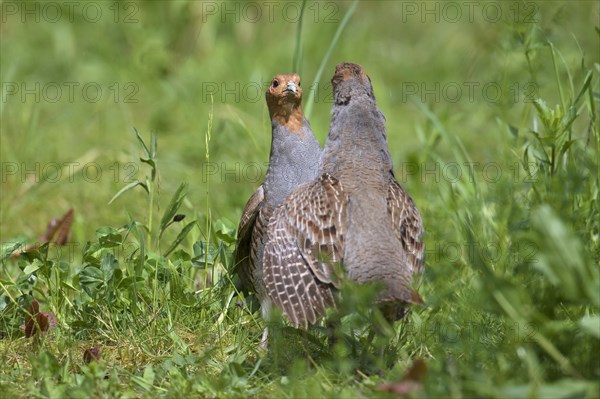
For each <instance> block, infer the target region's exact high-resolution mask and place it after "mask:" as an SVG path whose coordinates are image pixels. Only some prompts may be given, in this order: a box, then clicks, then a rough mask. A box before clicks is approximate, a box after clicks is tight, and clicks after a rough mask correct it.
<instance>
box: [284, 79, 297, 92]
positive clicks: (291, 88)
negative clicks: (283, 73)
mask: <svg viewBox="0 0 600 399" xmlns="http://www.w3.org/2000/svg"><path fill="white" fill-rule="evenodd" d="M285 90H286V91H291V92H292V93H297V92H298V87H297V86H296V83H294V82H292V81H291V80H290V81H289V82H288V83H287V88H286V89H285Z"/></svg>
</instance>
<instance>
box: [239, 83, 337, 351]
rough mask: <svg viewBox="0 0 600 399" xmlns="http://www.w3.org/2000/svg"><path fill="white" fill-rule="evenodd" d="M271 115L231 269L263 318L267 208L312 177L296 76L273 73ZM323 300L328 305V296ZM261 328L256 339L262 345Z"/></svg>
mask: <svg viewBox="0 0 600 399" xmlns="http://www.w3.org/2000/svg"><path fill="white" fill-rule="evenodd" d="M266 100H267V107H268V109H269V115H270V118H271V131H272V137H271V153H270V157H269V167H268V169H267V173H266V175H265V180H264V182H263V184H262V185H261V186H260V187H259V188H258V189H257V190H256V192H255V193H254V194H253V195H252V197H250V199H249V200H248V203H247V204H246V207H245V208H244V211H243V213H242V217H241V220H240V224H239V227H238V243H237V248H236V254H235V264H236V271H237V274H238V275H239V277H240V280H241V283H242V287H241V288H242V289H243V290H244V291H248V290H250V291H252V292H254V293H255V294H256V296H257V298H258V299H259V301H260V304H261V310H262V315H263V318H264V319H265V320H268V316H269V312H270V309H271V300H270V298H269V295H267V291H266V287H265V283H264V279H263V251H264V246H265V243H266V229H267V225H268V222H269V219H270V217H271V214H272V212H273V210H274V209H275V208H276V207H278V206H279V205H280V204H281V203H282V202H283V200H284V199H285V198H286V197H287V196H288V195H289V194H290V193H291V192H292V191H293V190H294V189H295V188H296V187H297V186H298V185H300V184H301V183H304V182H307V181H311V180H313V179H314V178H315V177H316V176H317V172H318V169H319V160H320V157H321V147H320V146H319V142H318V141H317V139H316V138H315V136H314V134H313V132H312V130H311V128H310V124H309V122H308V120H307V119H306V118H305V117H304V113H303V112H302V88H301V87H300V76H298V75H297V74H286V75H276V76H275V77H274V78H273V80H272V81H271V84H270V86H269V88H268V89H267V92H266ZM328 301H329V302H328V303H333V299H332V298H329V299H328ZM267 331H268V330H267V329H266V328H265V332H264V334H263V338H262V344H263V346H264V345H265V344H266V338H267Z"/></svg>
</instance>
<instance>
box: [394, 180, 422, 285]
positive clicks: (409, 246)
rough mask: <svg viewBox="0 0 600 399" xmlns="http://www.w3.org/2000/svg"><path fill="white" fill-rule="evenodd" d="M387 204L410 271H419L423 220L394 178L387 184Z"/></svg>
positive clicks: (408, 196) (420, 268)
mask: <svg viewBox="0 0 600 399" xmlns="http://www.w3.org/2000/svg"><path fill="white" fill-rule="evenodd" d="M387 206H388V214H389V215H390V219H391V221H392V227H393V229H394V232H395V233H396V236H397V237H398V239H399V240H400V242H401V243H402V247H403V249H404V251H406V255H407V258H408V260H409V266H410V267H411V268H412V272H413V273H421V272H422V271H423V265H424V255H425V243H424V242H423V222H422V221H421V215H420V214H419V210H418V209H417V207H416V206H415V203H414V202H413V200H412V198H411V197H410V195H408V193H407V192H406V191H404V189H403V188H402V186H400V184H399V183H398V182H397V181H396V180H395V179H394V178H392V179H391V181H390V184H389V186H388V193H387Z"/></svg>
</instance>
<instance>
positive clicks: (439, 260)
mask: <svg viewBox="0 0 600 399" xmlns="http://www.w3.org/2000/svg"><path fill="white" fill-rule="evenodd" d="M35 4H38V3H29V5H28V7H30V9H32V10H34V13H35V12H37V13H38V14H39V16H40V20H39V22H36V20H35V14H27V15H22V14H20V12H22V11H23V7H25V6H24V3H18V2H4V3H2V18H3V21H2V25H1V26H0V32H1V33H2V35H1V36H0V44H1V46H2V47H1V53H2V54H1V57H0V76H1V81H2V102H1V103H0V107H1V108H0V116H1V125H0V130H1V132H0V133H1V134H0V139H1V146H0V158H1V165H2V169H1V172H2V180H1V182H0V184H1V185H0V188H1V192H0V194H1V198H0V212H1V215H0V242H1V244H2V251H1V254H0V255H2V261H1V262H2V263H1V265H0V359H1V362H0V364H2V365H3V367H2V368H1V371H0V397H2V398H5V397H6V398H8V397H24V396H32V397H149V396H153V397H154V396H162V397H188V396H190V397H373V396H376V397H391V395H392V394H390V393H387V392H383V391H382V390H381V389H380V388H379V386H380V384H382V383H397V382H399V381H400V380H401V379H402V378H403V376H404V375H405V373H406V372H407V370H408V369H409V367H410V365H411V364H412V362H413V361H414V359H417V358H420V359H423V360H424V362H425V364H426V365H427V373H426V377H425V378H424V380H422V382H421V383H422V387H421V390H420V391H417V392H415V393H413V395H414V396H426V397H448V396H451V397H503V398H504V397H515V398H517V397H565V398H566V397H590V398H593V397H598V396H600V386H599V384H598V381H599V380H600V360H598V359H599V358H598V356H597V353H599V352H600V316H599V309H600V295H599V292H600V273H599V267H598V265H599V263H600V243H599V234H600V228H599V222H598V221H599V220H600V215H599V211H598V207H599V204H598V196H599V187H600V182H599V175H600V173H599V172H600V167H599V165H600V162H599V161H600V132H599V117H598V113H599V111H598V108H599V98H600V94H599V92H600V84H599V73H600V55H599V53H598V45H599V41H600V40H599V31H598V29H599V28H600V27H599V22H598V12H599V8H598V4H597V3H596V2H585V1H581V2H575V3H573V2H566V1H565V2H514V3H511V2H490V3H477V4H475V5H474V6H473V7H474V8H473V10H472V11H473V14H472V18H470V17H469V9H468V7H467V6H464V7H462V8H461V11H462V16H461V17H460V18H458V19H457V20H456V22H449V20H453V18H454V17H455V14H454V12H453V11H452V10H451V9H449V8H444V7H448V6H444V4H446V3H429V6H430V7H431V8H433V7H434V6H435V4H437V7H439V9H438V10H439V12H438V13H437V16H438V17H439V21H436V20H435V17H436V14H424V15H422V14H420V12H422V11H423V7H424V6H423V5H422V4H421V3H413V2H392V1H383V2H360V3H359V4H358V6H357V8H356V10H355V11H354V12H353V13H351V14H350V13H349V11H352V7H353V2H343V3H339V4H338V3H329V2H320V3H314V2H306V4H304V6H303V4H302V3H301V2H298V3H294V4H295V5H296V6H297V11H299V10H300V8H301V7H302V6H303V7H304V8H303V11H302V12H303V18H304V19H303V22H302V27H301V29H299V27H298V24H297V23H296V22H290V19H293V17H294V15H295V11H296V8H293V9H292V8H288V9H287V12H288V13H289V14H285V15H283V14H282V12H283V3H282V4H279V3H277V4H278V6H276V7H275V8H273V9H272V16H273V18H272V21H270V20H269V14H268V9H267V5H265V4H263V3H259V4H260V6H261V7H262V8H261V10H262V16H261V18H259V21H256V22H252V20H253V19H254V18H255V17H256V14H253V13H252V9H249V8H246V9H245V8H244V7H245V6H244V5H243V3H239V4H237V3H227V5H225V3H218V2H215V3H212V2H184V1H176V2H166V1H164V2H163V1H153V2H144V3H137V2H128V3H123V4H121V5H119V6H118V7H116V6H115V4H116V3H110V2H106V3H104V2H100V3H95V2H92V3H91V4H95V5H96V4H97V5H98V6H99V7H100V9H101V10H102V16H101V17H100V18H99V20H98V21H97V22H95V23H92V22H90V20H89V17H90V16H92V17H93V16H94V14H93V13H92V11H93V10H91V9H89V10H88V12H89V13H90V14H85V15H84V14H82V9H83V5H80V6H79V8H76V9H75V13H74V15H73V18H72V21H71V20H70V19H71V18H69V14H68V13H67V12H68V6H67V5H65V4H63V5H62V12H63V15H62V18H59V19H58V20H57V21H55V22H53V18H54V16H55V14H54V11H53V10H52V9H45V11H44V9H43V6H42V5H41V4H43V3H39V4H38V5H37V7H38V8H35V7H36V6H35ZM54 4H61V3H54ZM236 4H237V5H236ZM455 4H459V5H460V4H461V3H460V2H459V3H455ZM212 6H214V7H215V8H214V9H213V8H207V7H212ZM413 6H414V7H417V9H416V11H415V10H414V9H413V8H412V7H413ZM486 6H487V8H486V10H487V11H488V12H489V14H487V16H484V15H482V12H483V9H484V8H485V7H486ZM494 6H498V7H500V9H501V12H502V17H501V18H500V20H498V21H496V22H494V21H492V18H491V17H492V16H493V14H492V8H490V7H494ZM225 7H230V8H229V9H228V10H233V11H232V12H231V13H230V14H226V15H224V16H223V15H221V14H220V11H222V10H225ZM235 7H237V8H235ZM15 10H16V11H15ZM35 10H37V11H35ZM117 10H118V14H116V13H117ZM244 10H245V12H246V14H244ZM444 10H445V11H444ZM213 11H216V13H215V14H213ZM451 11H452V13H451ZM203 12H204V14H203ZM413 12H416V13H417V14H413ZM130 13H131V14H130ZM347 13H348V14H347ZM346 15H348V19H347V25H346V26H345V27H344V28H343V30H340V27H341V24H342V21H344V20H345V17H346ZM236 16H239V21H236V19H235V18H236ZM126 17H130V18H126ZM284 17H285V18H284ZM4 18H5V19H4ZM23 19H24V22H23V21H22V20H23ZM338 32H340V33H339V37H337V36H336V35H338ZM335 37H337V41H336V40H335V39H334V38H335ZM340 61H352V62H357V63H360V64H362V65H363V66H364V68H365V69H366V71H367V73H368V74H369V75H370V77H371V80H372V82H373V85H374V89H375V94H376V97H377V100H378V104H379V107H380V108H381V110H382V111H383V112H384V114H385V115H386V118H387V129H388V141H389V144H390V150H391V153H392V156H393V159H394V164H395V169H396V175H397V177H398V180H399V181H400V182H401V183H402V184H403V186H404V187H405V188H406V189H407V191H409V193H410V194H411V196H412V197H413V198H414V200H415V202H416V203H417V205H418V207H419V209H420V210H421V213H422V216H423V221H424V224H425V230H426V236H425V240H426V251H427V254H426V271H425V274H424V276H423V278H422V281H421V284H420V287H419V292H420V293H421V295H422V296H423V298H424V299H425V301H426V305H425V306H423V307H419V308H414V309H413V311H412V313H411V314H410V316H409V317H408V319H407V320H406V321H405V322H403V323H398V324H397V325H395V326H394V329H393V330H390V329H389V328H388V327H387V326H386V325H385V323H382V322H381V321H380V319H379V316H378V314H376V313H373V312H371V311H369V309H368V305H367V303H368V298H369V297H372V295H373V292H372V291H371V290H370V289H369V287H351V286H349V287H344V289H343V290H344V293H346V295H345V296H344V298H345V299H344V301H343V302H342V303H341V304H340V306H339V309H338V312H332V313H335V314H332V315H331V317H332V318H338V317H342V316H343V318H342V322H341V324H340V326H339V327H338V329H337V331H336V332H335V337H336V343H335V344H334V345H333V346H332V347H329V346H328V344H327V339H328V338H327V333H326V329H325V325H322V326H317V327H315V328H314V329H311V330H309V331H308V332H306V333H303V332H299V331H296V330H293V329H291V328H289V327H286V326H285V324H284V325H278V324H276V325H275V326H274V327H273V328H272V341H271V344H270V349H269V351H268V352H266V353H265V352H262V351H260V350H259V349H258V344H259V342H260V336H261V333H262V329H263V327H264V326H263V323H262V321H261V319H260V316H259V313H254V314H252V313H251V312H250V311H249V310H248V308H247V307H244V306H239V305H241V304H242V303H243V302H242V301H243V299H242V298H240V297H238V296H237V294H236V292H235V290H234V288H233V284H232V281H231V277H230V276H229V274H228V273H227V270H229V269H230V268H231V266H232V265H231V262H232V259H231V253H232V251H233V249H234V245H235V229H236V226H237V221H238V220H239V217H240V214H241V210H242V207H243V206H244V204H245V201H246V200H247V199H248V198H249V196H250V195H251V193H252V192H253V190H254V189H255V188H256V187H257V186H258V184H260V182H261V180H262V177H263V176H264V173H265V171H266V165H265V163H266V161H267V160H268V154H269V144H270V122H269V120H268V113H267V111H266V105H265V103H264V95H263V91H264V88H265V87H264V85H263V82H268V81H269V79H270V78H271V76H272V75H274V74H276V73H282V72H288V71H290V70H291V69H292V68H293V66H294V65H295V69H297V70H299V71H300V72H301V73H302V85H303V88H304V93H305V109H310V110H311V114H310V119H311V125H312V127H313V130H314V131H315V134H316V135H317V138H318V139H319V140H320V142H321V143H323V142H324V140H325V137H326V135H327V129H328V123H329V116H330V107H331V94H330V91H331V87H330V85H328V80H329V78H330V75H331V73H332V72H333V69H334V66H335V64H336V63H337V62H340ZM320 71H322V74H319V72H320ZM317 76H320V81H319V82H318V86H316V90H315V91H314V97H312V102H311V104H310V105H309V104H307V103H306V101H308V98H309V95H308V93H309V89H310V87H311V85H312V84H315V83H316V82H315V78H316V77H317ZM86 84H87V85H88V86H86V87H89V91H88V92H83V91H82V88H83V87H84V86H85V85H86ZM22 85H24V86H22ZM36 85H38V86H36ZM56 85H58V86H59V87H61V88H62V95H61V96H60V98H58V99H57V101H54V100H53V99H54V98H55V91H54V90H55V88H56ZM69 85H71V86H69ZM236 85H237V86H236ZM260 85H263V86H261V87H260V89H259V88H258V86H260ZM36 87H39V89H37V88H36ZM69 87H74V91H73V97H72V98H70V96H69V94H70V93H69ZM97 87H100V88H101V90H102V95H101V96H100V97H99V99H98V101H95V102H94V101H91V99H93V96H94V93H95V92H94V88H97ZM23 88H25V89H28V90H29V93H28V94H25V95H24V97H22V94H23V92H22V89H23ZM215 88H217V89H218V91H216V92H215V91H214V89H215ZM470 88H471V89H472V91H471V92H470V91H469V90H471V89H470ZM457 89H460V90H461V91H460V92H457V91H456V90H457ZM15 90H17V92H16V93H15ZM211 92H212V96H211ZM411 93H412V94H411ZM36 96H38V97H39V99H38V98H36ZM115 96H116V97H115ZM136 132H137V133H138V134H139V136H136ZM153 137H155V139H156V141H154V139H153ZM136 182H137V183H136ZM126 187H129V189H128V190H126V191H123V192H121V193H120V195H116V194H117V193H119V192H120V190H122V189H124V188H126ZM113 197H116V198H113ZM111 199H113V201H112V202H111V203H110V204H109V202H110V201H111ZM69 208H73V209H74V215H75V217H74V221H73V224H72V226H71V234H70V237H69V244H68V245H67V246H63V247H59V246H56V245H50V246H42V247H41V248H39V249H38V250H33V251H30V252H29V253H28V254H26V255H23V256H21V257H20V258H19V259H15V258H13V257H10V256H9V255H10V253H11V250H12V249H13V248H14V245H15V243H35V242H36V240H38V237H39V236H41V235H42V234H43V233H44V231H45V229H46V224H47V223H48V222H49V221H50V220H51V219H53V218H57V217H60V216H61V215H63V214H65V213H66V212H67V210H68V209H69ZM176 215H185V217H184V218H183V220H179V219H180V217H176ZM174 218H175V219H174ZM174 220H179V221H174ZM361 288H364V289H361ZM33 299H35V300H37V301H38V302H39V304H40V307H41V311H43V312H52V313H54V314H55V315H56V317H57V325H56V326H55V327H53V328H50V329H49V331H48V332H47V333H44V334H36V335H34V337H32V338H26V337H25V336H24V331H23V329H22V325H23V324H24V323H25V321H26V317H28V314H27V313H28V309H29V307H30V304H31V301H32V300H33ZM91 348H98V350H99V352H100V360H98V361H93V362H90V363H87V362H85V361H84V359H83V357H84V352H85V351H86V350H87V349H91Z"/></svg>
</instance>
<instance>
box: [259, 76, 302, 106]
mask: <svg viewBox="0 0 600 399" xmlns="http://www.w3.org/2000/svg"><path fill="white" fill-rule="evenodd" d="M267 102H268V103H269V105H270V106H271V105H274V106H284V105H285V104H293V105H297V104H300V103H301V102H302V88H301V87H300V76H299V75H298V74H297V73H288V74H285V75H275V76H274V77H273V79H272V80H271V84H270V85H269V88H268V89H267Z"/></svg>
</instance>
